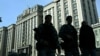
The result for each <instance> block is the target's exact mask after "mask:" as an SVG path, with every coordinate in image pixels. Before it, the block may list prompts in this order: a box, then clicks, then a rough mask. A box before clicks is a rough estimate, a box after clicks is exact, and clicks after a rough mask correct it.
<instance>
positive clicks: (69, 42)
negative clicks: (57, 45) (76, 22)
mask: <svg viewBox="0 0 100 56" xmlns="http://www.w3.org/2000/svg"><path fill="white" fill-rule="evenodd" d="M66 21H67V24H64V25H63V26H62V27H61V29H60V32H59V36H60V37H61V38H62V40H63V41H64V43H63V45H62V48H63V49H64V50H65V56H79V51H78V42H77V39H78V37H77V31H76V29H75V28H74V27H73V26H72V25H71V23H72V16H68V17H67V18H66Z"/></svg>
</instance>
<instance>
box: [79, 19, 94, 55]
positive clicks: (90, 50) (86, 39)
mask: <svg viewBox="0 0 100 56" xmlns="http://www.w3.org/2000/svg"><path fill="white" fill-rule="evenodd" d="M79 46H80V50H81V53H82V56H96V46H95V35H94V32H93V29H92V27H90V26H89V25H88V24H87V22H86V21H83V22H82V26H81V28H80V33H79Z"/></svg>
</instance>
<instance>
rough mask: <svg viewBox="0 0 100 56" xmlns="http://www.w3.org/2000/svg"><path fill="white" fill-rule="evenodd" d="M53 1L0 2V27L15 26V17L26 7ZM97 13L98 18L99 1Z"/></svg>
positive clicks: (16, 0)
mask: <svg viewBox="0 0 100 56" xmlns="http://www.w3.org/2000/svg"><path fill="white" fill-rule="evenodd" d="M51 1H53V0H0V17H2V22H0V27H3V26H9V25H11V24H16V21H17V16H18V15H20V14H22V13H23V11H24V10H25V9H27V8H28V7H33V6H35V5H36V4H40V5H46V4H48V3H50V2H51ZM96 6H97V12H98V16H99V17H100V0H96Z"/></svg>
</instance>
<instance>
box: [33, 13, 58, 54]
mask: <svg viewBox="0 0 100 56" xmlns="http://www.w3.org/2000/svg"><path fill="white" fill-rule="evenodd" d="M51 20H52V16H51V15H46V16H45V22H44V23H43V24H41V25H39V27H38V28H35V29H34V30H35V32H36V34H35V39H36V40H37V44H36V46H37V50H38V56H55V52H56V49H57V48H58V47H59V42H58V36H57V31H56V29H55V28H54V26H53V25H52V23H51Z"/></svg>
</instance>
